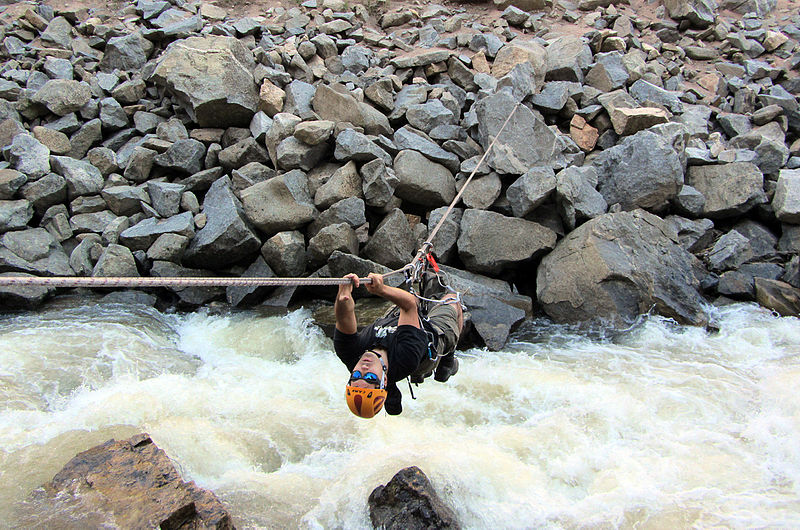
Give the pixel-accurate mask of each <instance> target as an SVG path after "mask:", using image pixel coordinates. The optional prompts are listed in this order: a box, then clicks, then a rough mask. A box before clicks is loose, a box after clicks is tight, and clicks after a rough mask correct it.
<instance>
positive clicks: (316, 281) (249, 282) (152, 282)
mask: <svg viewBox="0 0 800 530" xmlns="http://www.w3.org/2000/svg"><path fill="white" fill-rule="evenodd" d="M520 104H521V103H519V102H518V103H517V104H516V105H515V106H514V108H513V109H511V112H510V113H509V114H508V117H507V118H506V120H505V122H503V125H502V127H500V130H499V131H497V134H496V135H495V136H494V138H492V141H491V142H490V143H489V147H487V148H486V150H485V151H484V153H483V156H481V158H480V160H479V161H478V164H477V165H476V166H475V169H473V170H472V172H471V173H470V175H469V177H468V178H467V180H466V181H465V182H464V185H463V186H461V189H460V190H459V191H458V193H457V194H456V196H455V198H454V199H453V200H452V201H451V202H450V205H449V206H448V207H447V210H446V211H445V213H444V215H442V218H441V219H440V220H439V222H438V223H437V224H436V226H435V227H434V228H433V230H432V231H431V233H430V235H429V236H428V239H427V241H425V242H424V243H423V244H422V246H421V247H420V248H419V251H418V252H417V254H416V256H414V259H412V260H411V262H409V263H408V264H407V265H405V266H404V267H402V268H400V269H397V270H393V271H390V272H387V273H385V274H383V277H384V278H387V277H389V276H393V275H396V274H404V275H405V277H406V280H405V281H406V282H407V283H408V285H409V286H412V285H413V284H419V283H420V282H421V281H422V280H423V279H424V273H425V271H426V270H427V269H428V267H431V268H432V269H433V270H434V271H435V272H434V274H436V277H437V281H439V282H440V284H442V286H443V287H445V289H447V290H448V291H449V292H452V293H455V294H456V297H457V300H458V303H461V298H460V293H458V292H456V291H455V290H454V289H452V288H451V287H450V286H449V284H448V282H447V281H445V282H441V280H440V279H439V275H443V272H442V271H441V270H439V267H438V265H437V264H436V261H435V258H434V257H433V239H434V237H435V236H436V234H437V233H438V232H439V229H440V228H441V227H442V225H443V224H444V222H445V221H446V220H447V217H448V216H449V215H450V212H452V211H453V208H455V205H456V204H457V203H458V201H459V200H460V199H461V196H462V195H463V194H464V191H465V190H466V189H467V186H468V185H469V183H470V182H471V181H472V178H473V177H474V176H475V173H476V172H477V171H478V168H479V167H481V164H483V162H484V160H485V159H486V156H487V155H488V154H489V152H490V151H491V150H492V147H493V146H494V144H495V142H496V141H497V139H498V138H499V137H500V135H501V134H502V133H503V130H504V129H505V128H506V125H507V124H508V122H509V121H510V120H511V116H513V115H514V112H515V111H516V110H517V107H519V105H520ZM359 282H360V283H372V279H370V278H359ZM348 283H351V280H350V279H349V278H258V277H245V278H242V277H240V278H233V277H230V278H229V277H201V278H198V277H186V278H180V277H98V276H91V277H85V276H80V277H78V276H0V287H29V286H34V285H37V286H44V287H91V288H119V287H173V288H186V287H247V286H268V287H271V286H275V287H280V286H325V285H345V284H348ZM422 294H424V293H419V294H417V293H415V296H417V298H418V299H420V300H421V301H423V302H425V303H453V302H452V301H451V300H446V301H441V300H433V299H430V298H426V297H424V296H421V295H422Z"/></svg>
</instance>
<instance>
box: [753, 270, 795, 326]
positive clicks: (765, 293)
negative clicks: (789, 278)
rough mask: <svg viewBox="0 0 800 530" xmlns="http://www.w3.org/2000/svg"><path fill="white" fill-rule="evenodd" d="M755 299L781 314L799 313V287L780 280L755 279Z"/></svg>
mask: <svg viewBox="0 0 800 530" xmlns="http://www.w3.org/2000/svg"><path fill="white" fill-rule="evenodd" d="M755 290H756V301H758V303H759V304H761V305H762V306H764V307H767V308H769V309H772V310H773V311H775V312H777V313H778V314H779V315H781V316H787V317H789V316H794V317H796V316H798V314H800V289H797V288H796V287H792V286H791V285H790V284H788V283H785V282H782V281H780V280H770V279H768V278H756V279H755Z"/></svg>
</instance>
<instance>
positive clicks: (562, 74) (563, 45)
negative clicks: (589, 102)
mask: <svg viewBox="0 0 800 530" xmlns="http://www.w3.org/2000/svg"><path fill="white" fill-rule="evenodd" d="M546 51H547V63H546V66H545V68H546V70H547V71H546V73H545V80H547V81H573V82H576V83H583V72H584V70H585V69H587V68H588V67H589V65H590V64H591V63H592V50H591V49H590V48H589V46H588V45H587V44H586V43H585V42H584V41H583V39H581V38H579V37H575V36H571V35H565V36H563V37H558V38H557V39H555V40H553V41H552V42H550V44H548V46H547V48H546Z"/></svg>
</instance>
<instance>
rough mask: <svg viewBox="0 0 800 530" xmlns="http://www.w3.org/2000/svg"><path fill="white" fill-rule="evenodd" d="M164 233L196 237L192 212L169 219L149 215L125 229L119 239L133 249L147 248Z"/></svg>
mask: <svg viewBox="0 0 800 530" xmlns="http://www.w3.org/2000/svg"><path fill="white" fill-rule="evenodd" d="M162 234H178V235H181V236H185V237H189V238H191V237H194V234H195V226H194V216H193V215H192V212H183V213H181V214H178V215H174V216H172V217H170V218H169V219H158V218H157V217H148V218H147V219H145V220H143V221H140V222H138V223H136V224H135V225H133V226H132V227H130V228H128V229H127V230H124V231H123V232H122V233H121V234H120V236H119V241H120V243H122V244H123V245H125V246H126V247H128V248H129V249H131V250H134V251H135V250H147V249H148V248H150V245H152V244H153V243H155V241H156V239H158V238H159V237H160V236H161V235H162Z"/></svg>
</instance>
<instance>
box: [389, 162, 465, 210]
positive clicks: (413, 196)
mask: <svg viewBox="0 0 800 530" xmlns="http://www.w3.org/2000/svg"><path fill="white" fill-rule="evenodd" d="M394 171H395V175H396V176H397V178H398V179H399V183H398V185H397V188H396V189H395V195H397V196H398V197H400V198H401V199H403V200H405V201H408V202H411V203H414V204H420V205H423V206H430V207H438V206H442V205H446V204H449V203H450V201H452V200H453V198H454V197H455V196H456V181H455V178H454V177H453V174H452V173H450V171H449V170H448V169H447V168H446V167H444V166H442V165H440V164H437V163H435V162H431V161H430V160H428V159H427V158H426V157H425V156H424V155H422V154H421V153H419V152H417V151H413V150H403V151H400V152H399V153H398V154H397V156H396V157H395V159H394Z"/></svg>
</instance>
